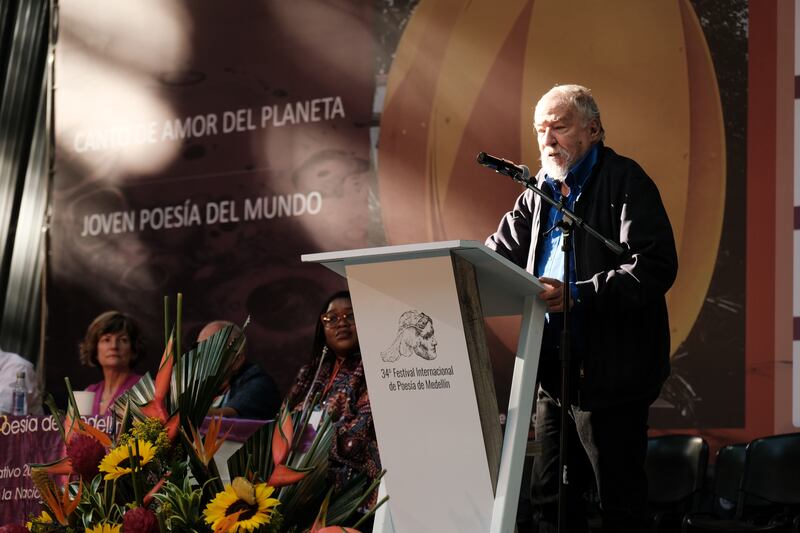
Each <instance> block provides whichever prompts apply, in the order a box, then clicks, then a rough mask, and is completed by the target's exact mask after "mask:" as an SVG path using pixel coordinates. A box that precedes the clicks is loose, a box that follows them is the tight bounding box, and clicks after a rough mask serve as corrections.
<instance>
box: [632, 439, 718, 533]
mask: <svg viewBox="0 0 800 533" xmlns="http://www.w3.org/2000/svg"><path fill="white" fill-rule="evenodd" d="M707 466H708V444H707V443H706V441H705V440H704V439H703V438H702V437H698V436H695V435H666V436H662V437H651V438H650V439H648V441H647V458H646V459H645V471H646V472H647V481H648V492H647V499H648V508H649V511H650V515H651V517H652V520H653V531H656V532H658V531H680V527H681V521H682V520H683V516H684V515H685V514H686V513H687V512H690V511H694V510H696V509H697V505H698V503H699V497H700V491H701V489H702V488H703V480H704V479H705V475H706V467H707Z"/></svg>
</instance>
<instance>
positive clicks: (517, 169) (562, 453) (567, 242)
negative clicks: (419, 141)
mask: <svg viewBox="0 0 800 533" xmlns="http://www.w3.org/2000/svg"><path fill="white" fill-rule="evenodd" d="M484 155H485V154H484ZM478 162H479V163H481V164H484V163H483V161H482V158H481V155H479V156H478ZM495 172H498V173H500V174H504V175H506V176H508V177H510V178H511V179H513V180H514V181H516V182H517V183H520V184H522V185H524V186H525V187H526V188H528V189H530V190H532V191H533V192H534V193H536V194H537V195H539V196H540V197H541V198H542V200H544V201H545V202H547V203H548V204H550V205H551V206H552V207H554V208H555V209H556V210H558V212H559V213H561V215H562V216H561V221H560V222H559V223H558V227H559V228H560V229H561V234H562V236H563V239H562V242H561V250H562V251H563V253H564V283H563V285H562V291H563V292H562V306H563V313H564V315H563V316H564V324H563V327H562V329H561V346H560V349H559V358H560V359H561V428H560V430H559V448H558V450H559V461H558V472H559V475H558V532H559V533H566V531H567V492H568V490H569V477H568V466H569V462H568V444H569V438H568V433H567V430H566V428H567V424H568V423H569V409H570V407H571V406H572V404H571V398H570V388H571V387H570V385H571V383H570V374H571V371H572V369H571V363H572V351H571V349H570V330H569V300H570V286H569V284H570V268H569V254H570V251H571V250H572V232H573V229H574V228H575V227H577V228H580V229H582V230H583V231H585V232H586V233H588V234H589V235H591V236H592V237H594V238H596V239H597V240H599V241H600V242H602V243H603V244H605V245H606V247H608V249H610V250H611V251H612V252H614V254H616V255H617V256H622V255H624V254H625V252H626V251H627V250H626V248H624V247H623V246H622V245H620V244H619V243H617V242H615V241H613V240H611V239H609V238H607V237H605V236H603V235H601V234H600V233H599V232H598V231H597V230H595V229H594V228H593V227H591V226H590V225H589V224H587V223H586V222H584V220H583V219H582V218H580V217H579V216H577V215H576V214H575V213H573V212H572V211H570V210H569V209H567V207H566V205H565V204H564V196H563V195H562V197H561V201H560V202H556V201H555V200H553V199H552V198H551V197H550V195H548V194H547V193H545V192H544V191H543V190H541V189H540V188H539V187H537V186H536V183H535V182H534V180H533V179H531V175H530V170H529V169H528V167H526V166H524V165H520V166H516V165H507V166H505V167H504V168H501V169H498V168H495Z"/></svg>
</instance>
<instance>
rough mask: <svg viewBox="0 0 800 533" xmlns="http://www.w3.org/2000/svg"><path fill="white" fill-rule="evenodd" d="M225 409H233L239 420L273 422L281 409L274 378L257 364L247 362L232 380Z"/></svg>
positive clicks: (279, 396)
mask: <svg viewBox="0 0 800 533" xmlns="http://www.w3.org/2000/svg"><path fill="white" fill-rule="evenodd" d="M230 387H231V388H230V394H229V396H228V399H227V400H226V401H225V404H224V405H223V406H224V407H232V408H233V409H236V412H237V413H239V418H248V419H254V420H273V419H275V418H276V416H277V414H278V409H280V407H281V395H280V392H279V391H278V387H277V385H275V381H274V380H273V379H272V377H271V376H270V375H269V374H267V373H266V372H264V371H263V370H262V369H261V367H260V366H258V365H256V364H255V363H251V362H249V361H248V362H245V363H244V365H243V366H242V368H241V369H239V372H237V373H236V375H235V376H233V377H232V378H231V386H230Z"/></svg>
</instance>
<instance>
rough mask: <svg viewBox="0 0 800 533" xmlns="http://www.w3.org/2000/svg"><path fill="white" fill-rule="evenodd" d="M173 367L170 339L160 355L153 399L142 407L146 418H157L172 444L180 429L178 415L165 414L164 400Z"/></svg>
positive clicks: (173, 360) (173, 359) (173, 358)
mask: <svg viewBox="0 0 800 533" xmlns="http://www.w3.org/2000/svg"><path fill="white" fill-rule="evenodd" d="M174 365H175V355H174V354H173V353H172V337H170V338H169V341H167V346H166V347H165V348H164V353H163V354H162V355H161V364H160V365H159V368H158V373H157V374H156V379H155V384H154V390H153V399H152V400H150V401H149V402H147V403H146V404H145V405H143V406H142V414H144V416H146V417H150V418H157V419H158V420H159V421H160V422H161V423H162V424H163V425H164V429H166V431H167V437H169V440H170V441H171V442H174V441H175V439H176V438H177V437H178V430H179V429H180V417H179V416H178V413H174V414H173V415H172V416H170V414H169V413H168V412H167V404H166V398H167V393H168V392H169V384H170V381H171V380H172V367H173V366H174Z"/></svg>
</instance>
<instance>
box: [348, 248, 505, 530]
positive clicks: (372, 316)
mask: <svg viewBox="0 0 800 533" xmlns="http://www.w3.org/2000/svg"><path fill="white" fill-rule="evenodd" d="M346 273H347V279H348V283H349V286H350V293H351V295H352V300H353V309H354V312H355V315H356V321H357V322H358V335H359V341H360V344H361V355H362V358H363V361H364V371H365V373H366V377H367V383H368V384H369V395H370V403H371V405H372V413H373V417H374V421H375V430H376V433H377V436H378V442H379V443H380V453H381V462H382V463H383V467H384V468H386V469H387V474H386V478H385V479H386V490H387V492H388V493H389V495H390V497H391V500H390V506H389V507H390V510H391V514H392V522H393V524H394V527H395V530H396V531H413V532H417V533H427V532H430V533H470V532H474V533H485V532H487V531H489V528H490V524H491V520H492V508H493V503H494V494H493V490H492V484H491V479H490V475H489V467H488V463H487V456H486V449H485V447H484V441H483V434H482V432H481V425H480V419H479V416H478V404H477V399H476V397H475V386H474V383H473V378H472V372H471V368H470V361H469V357H468V353H467V345H466V340H465V337H464V327H463V324H462V320H461V311H460V306H459V300H458V294H457V292H456V286H455V282H454V279H453V264H452V261H451V259H450V256H449V255H447V256H441V257H431V258H421V259H410V260H405V261H397V262H393V263H377V264H375V263H372V264H360V265H347V266H346Z"/></svg>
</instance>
